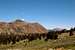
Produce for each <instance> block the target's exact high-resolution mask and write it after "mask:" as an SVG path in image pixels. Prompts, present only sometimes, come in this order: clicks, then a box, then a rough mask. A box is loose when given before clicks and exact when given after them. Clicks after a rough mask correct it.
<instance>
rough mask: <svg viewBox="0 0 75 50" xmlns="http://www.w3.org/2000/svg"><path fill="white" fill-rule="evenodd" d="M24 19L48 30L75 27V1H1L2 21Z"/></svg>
mask: <svg viewBox="0 0 75 50" xmlns="http://www.w3.org/2000/svg"><path fill="white" fill-rule="evenodd" d="M15 19H24V20H25V21H28V22H34V21H35V22H39V23H41V24H42V25H43V26H44V27H46V28H47V29H51V28H56V27H60V28H70V27H74V26H75V0H0V21H13V20H15Z"/></svg>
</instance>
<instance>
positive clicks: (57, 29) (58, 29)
mask: <svg viewBox="0 0 75 50" xmlns="http://www.w3.org/2000/svg"><path fill="white" fill-rule="evenodd" d="M52 30H53V31H61V30H63V29H62V28H54V29H52Z"/></svg>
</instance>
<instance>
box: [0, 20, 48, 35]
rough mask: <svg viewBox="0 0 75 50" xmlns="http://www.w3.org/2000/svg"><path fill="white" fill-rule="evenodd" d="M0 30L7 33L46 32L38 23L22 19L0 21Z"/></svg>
mask: <svg viewBox="0 0 75 50" xmlns="http://www.w3.org/2000/svg"><path fill="white" fill-rule="evenodd" d="M0 32H3V33H4V32H5V33H6V32H7V33H8V34H11V33H14V34H22V33H23V34H29V33H39V34H41V33H47V32H48V31H47V29H45V28H44V27H43V26H42V25H40V24H39V23H28V22H25V21H22V20H16V21H14V22H9V23H6V22H0Z"/></svg>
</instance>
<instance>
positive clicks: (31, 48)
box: [0, 35, 75, 50]
mask: <svg viewBox="0 0 75 50" xmlns="http://www.w3.org/2000/svg"><path fill="white" fill-rule="evenodd" d="M49 48H54V49H56V48H63V50H65V49H66V50H68V49H72V50H75V35H73V36H70V37H66V38H63V39H62V40H60V39H56V40H48V41H44V40H43V39H42V40H33V41H31V42H27V41H25V40H23V41H20V42H17V43H16V44H13V45H12V44H8V45H0V50H3V49H4V50H6V49H14V50H16V49H18V50H48V49H49Z"/></svg>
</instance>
